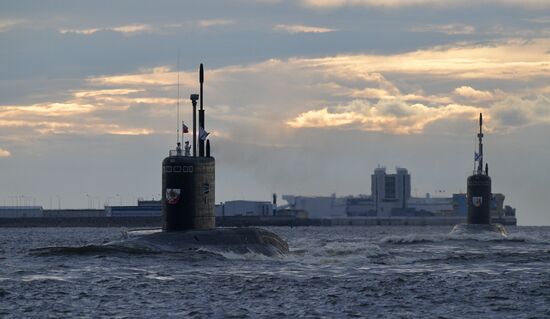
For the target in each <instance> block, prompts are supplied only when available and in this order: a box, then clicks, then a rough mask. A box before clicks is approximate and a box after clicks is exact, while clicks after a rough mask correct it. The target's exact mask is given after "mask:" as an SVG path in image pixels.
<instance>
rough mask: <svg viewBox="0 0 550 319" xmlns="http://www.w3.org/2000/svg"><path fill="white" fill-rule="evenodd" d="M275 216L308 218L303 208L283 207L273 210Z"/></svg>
mask: <svg viewBox="0 0 550 319" xmlns="http://www.w3.org/2000/svg"><path fill="white" fill-rule="evenodd" d="M275 216H277V217H292V218H303V219H307V218H309V215H308V213H307V212H306V211H305V210H303V209H292V208H284V209H278V210H277V211H275Z"/></svg>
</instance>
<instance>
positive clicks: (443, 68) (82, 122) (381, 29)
mask: <svg viewBox="0 0 550 319" xmlns="http://www.w3.org/2000/svg"><path fill="white" fill-rule="evenodd" d="M178 56H179V65H178ZM200 63H204V65H205V88H204V104H205V109H206V129H207V131H210V132H211V135H210V140H211V144H212V154H213V156H215V158H216V201H217V202H221V201H226V200H232V199H250V200H270V199H271V194H272V193H274V192H275V193H277V194H279V195H281V194H295V195H330V194H332V193H336V195H337V196H344V195H359V194H370V175H371V174H372V172H373V171H374V169H375V168H376V167H378V166H385V167H387V168H388V171H389V172H392V171H394V170H395V167H405V168H407V169H408V170H409V172H410V174H411V183H412V193H413V196H424V195H425V194H426V193H431V194H432V195H435V196H451V195H452V194H453V193H457V192H464V191H465V189H466V178H467V176H468V175H469V174H471V173H472V169H473V153H474V149H475V147H476V144H475V143H476V137H475V134H476V129H477V123H476V119H477V117H478V115H479V113H480V112H483V116H484V120H485V121H484V122H485V128H486V138H485V140H484V142H485V145H484V148H485V161H487V162H488V163H489V167H490V175H491V177H492V180H493V192H495V193H496V192H498V193H503V194H504V195H505V196H506V200H505V204H508V205H511V206H513V207H515V208H516V209H517V214H518V221H519V224H522V225H550V209H549V205H550V199H549V195H550V169H548V164H549V163H550V141H549V138H550V2H549V1H544V0H539V1H537V0H480V1H476V2H475V3H473V2H469V1H447V0H385V1H383V0H296V1H286V0H234V1H210V0H206V1H167V0H161V1H142V0H132V1H126V0H119V1H11V2H8V1H2V2H1V3H0V70H1V72H0V176H1V177H0V205H14V204H37V205H42V206H44V208H50V207H52V208H57V207H61V208H87V207H98V206H100V205H101V206H102V205H103V204H110V205H114V204H134V203H135V201H136V198H138V197H141V198H145V199H151V198H157V199H158V198H159V197H160V192H161V191H160V189H161V162H162V159H163V158H164V157H166V156H167V155H168V150H169V149H173V148H174V147H175V143H176V136H177V134H176V128H177V126H178V121H177V115H176V114H177V112H176V105H177V101H178V99H177V96H178V93H177V92H178V86H177V84H178V74H179V83H180V96H181V99H180V108H181V115H180V116H181V119H180V120H184V121H186V122H187V123H188V125H189V124H190V123H191V112H190V111H191V103H190V101H189V95H190V94H192V93H198V66H199V64H200ZM178 70H179V72H178ZM189 126H190V125H189ZM186 139H187V137H186Z"/></svg>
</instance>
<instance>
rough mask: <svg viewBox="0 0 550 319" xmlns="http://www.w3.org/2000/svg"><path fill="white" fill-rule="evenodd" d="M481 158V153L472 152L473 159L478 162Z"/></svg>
mask: <svg viewBox="0 0 550 319" xmlns="http://www.w3.org/2000/svg"><path fill="white" fill-rule="evenodd" d="M480 160H481V154H479V153H478V152H474V161H476V162H479V161H480Z"/></svg>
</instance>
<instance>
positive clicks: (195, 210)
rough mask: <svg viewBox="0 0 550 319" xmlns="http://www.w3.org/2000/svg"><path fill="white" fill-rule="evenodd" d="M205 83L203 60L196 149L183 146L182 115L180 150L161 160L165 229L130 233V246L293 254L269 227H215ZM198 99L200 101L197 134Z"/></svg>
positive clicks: (196, 96) (194, 102)
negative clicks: (206, 124)
mask: <svg viewBox="0 0 550 319" xmlns="http://www.w3.org/2000/svg"><path fill="white" fill-rule="evenodd" d="M203 83H204V67H203V65H202V64H201V65H200V68H199V84H200V94H191V96H190V100H191V103H192V106H193V111H192V116H193V136H192V148H193V152H192V154H191V146H190V145H189V143H188V142H186V143H185V146H184V149H183V150H182V147H181V143H180V142H179V118H178V132H177V136H178V141H177V144H176V149H175V150H170V151H169V155H168V157H166V158H164V160H163V161H162V193H161V194H162V229H155V230H134V231H129V232H127V239H126V240H125V245H127V246H128V245H129V246H145V247H149V248H153V249H155V250H161V251H169V252H173V251H177V252H180V251H185V250H201V249H206V250H214V251H221V252H233V253H239V254H243V253H258V254H263V255H268V256H275V255H282V254H286V253H288V252H289V249H288V244H287V242H286V241H285V240H283V239H282V238H280V237H279V236H278V235H277V234H275V233H273V232H271V231H268V230H266V229H262V228H257V227H235V228H231V227H228V228H220V227H216V218H215V213H214V208H215V190H216V188H215V166H216V165H215V164H216V161H215V159H214V157H213V156H212V152H211V144H210V140H209V139H208V138H207V137H208V134H209V133H208V132H207V131H206V130H205V110H204V105H203V101H204V95H203ZM178 87H179V83H178ZM178 92H179V89H178ZM178 95H179V94H178ZM178 100H179V98H178ZM197 100H199V101H200V109H199V110H198V115H199V116H198V122H199V123H198V126H199V132H198V136H197V116H196V115H197ZM178 115H179V105H178ZM186 132H188V128H187V127H186V126H185V124H182V140H183V133H186ZM197 140H198V143H197ZM197 144H198V145H197ZM197 146H198V154H197Z"/></svg>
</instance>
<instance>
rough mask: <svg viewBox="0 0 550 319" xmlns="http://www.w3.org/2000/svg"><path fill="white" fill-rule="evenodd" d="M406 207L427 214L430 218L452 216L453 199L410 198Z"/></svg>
mask: <svg viewBox="0 0 550 319" xmlns="http://www.w3.org/2000/svg"><path fill="white" fill-rule="evenodd" d="M407 207H408V208H410V209H413V210H415V211H417V212H428V213H430V214H431V215H432V216H453V215H454V211H453V199H452V198H450V197H424V198H422V197H412V198H410V199H409V200H408V202H407Z"/></svg>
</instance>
